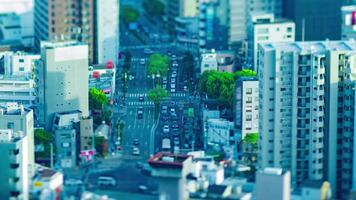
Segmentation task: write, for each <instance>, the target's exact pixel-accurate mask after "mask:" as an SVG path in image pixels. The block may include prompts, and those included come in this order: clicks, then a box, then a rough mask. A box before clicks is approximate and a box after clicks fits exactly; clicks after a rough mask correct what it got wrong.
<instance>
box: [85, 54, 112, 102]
mask: <svg viewBox="0 0 356 200" xmlns="http://www.w3.org/2000/svg"><path fill="white" fill-rule="evenodd" d="M115 78H116V69H115V66H114V64H113V63H112V62H110V61H109V62H107V63H106V64H98V65H93V66H90V67H89V88H96V89H98V90H101V91H103V92H104V93H105V95H106V97H107V98H108V99H109V100H112V99H113V98H114V92H115V82H116V81H115Z"/></svg>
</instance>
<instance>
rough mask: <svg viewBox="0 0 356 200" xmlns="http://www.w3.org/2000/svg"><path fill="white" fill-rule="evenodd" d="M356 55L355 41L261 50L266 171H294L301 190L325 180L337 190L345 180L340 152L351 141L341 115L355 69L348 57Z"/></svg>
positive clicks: (282, 45) (279, 45)
mask: <svg viewBox="0 0 356 200" xmlns="http://www.w3.org/2000/svg"><path fill="white" fill-rule="evenodd" d="M355 50H356V43H355V42H353V41H350V42H346V41H332V42H331V41H325V42H290V43H288V42H284V43H263V44H261V45H260V48H259V54H258V56H259V59H258V68H259V72H260V73H259V83H260V91H259V95H260V96H259V109H260V110H259V117H260V119H259V123H260V124H259V133H261V134H260V138H259V150H260V153H259V165H260V166H261V167H282V168H284V169H290V170H291V173H292V180H293V183H294V184H297V185H300V183H301V182H302V181H303V180H321V179H323V178H325V179H327V180H328V181H329V182H330V183H331V186H332V187H335V186H337V185H338V183H337V182H336V180H337V179H340V178H342V177H341V176H339V178H337V176H338V175H336V171H337V169H338V170H339V169H341V168H339V167H341V166H339V165H342V163H340V162H339V161H338V160H337V159H340V160H342V159H343V158H342V156H341V157H340V155H338V154H341V152H340V151H337V149H338V147H340V146H339V144H342V142H341V140H343V139H344V138H345V139H346V136H345V132H344V131H343V130H344V129H342V128H338V127H339V126H340V123H341V122H342V121H343V119H342V118H340V117H338V116H340V115H338V114H337V113H338V112H343V108H339V107H341V106H342V105H343V103H341V101H342V99H343V97H341V96H339V95H342V93H341V92H340V91H343V90H344V89H343V85H344V80H345V79H346V77H348V76H351V74H350V72H351V73H352V71H354V70H355V69H356V65H355V62H354V59H353V61H352V62H351V60H350V59H349V58H348V55H349V54H350V55H351V54H353V55H354V54H355ZM353 57H354V56H353ZM350 70H351V71H350ZM338 101H340V102H338ZM344 119H345V118H344ZM335 133H338V134H335ZM346 141H348V140H347V139H346ZM345 153H346V152H345ZM341 162H343V161H341ZM345 165H346V162H345ZM350 176H351V175H350Z"/></svg>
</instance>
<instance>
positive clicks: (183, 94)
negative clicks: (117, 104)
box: [126, 92, 187, 98]
mask: <svg viewBox="0 0 356 200" xmlns="http://www.w3.org/2000/svg"><path fill="white" fill-rule="evenodd" d="M140 95H143V96H144V97H147V93H129V94H126V97H128V98H138V97H139V96H140ZM171 96H172V97H185V96H187V94H186V93H181V92H178V93H171Z"/></svg>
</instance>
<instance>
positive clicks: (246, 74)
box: [234, 69, 256, 79]
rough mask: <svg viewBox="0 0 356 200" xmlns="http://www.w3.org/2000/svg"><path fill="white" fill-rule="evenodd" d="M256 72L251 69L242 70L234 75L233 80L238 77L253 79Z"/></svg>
mask: <svg viewBox="0 0 356 200" xmlns="http://www.w3.org/2000/svg"><path fill="white" fill-rule="evenodd" d="M255 76H256V72H255V71H253V70H251V69H243V70H240V71H237V72H235V73H234V77H235V79H237V78H239V77H255Z"/></svg>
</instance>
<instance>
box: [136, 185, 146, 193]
mask: <svg viewBox="0 0 356 200" xmlns="http://www.w3.org/2000/svg"><path fill="white" fill-rule="evenodd" d="M137 189H138V191H141V192H144V191H147V190H148V187H147V186H145V185H139V186H138V187H137Z"/></svg>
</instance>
